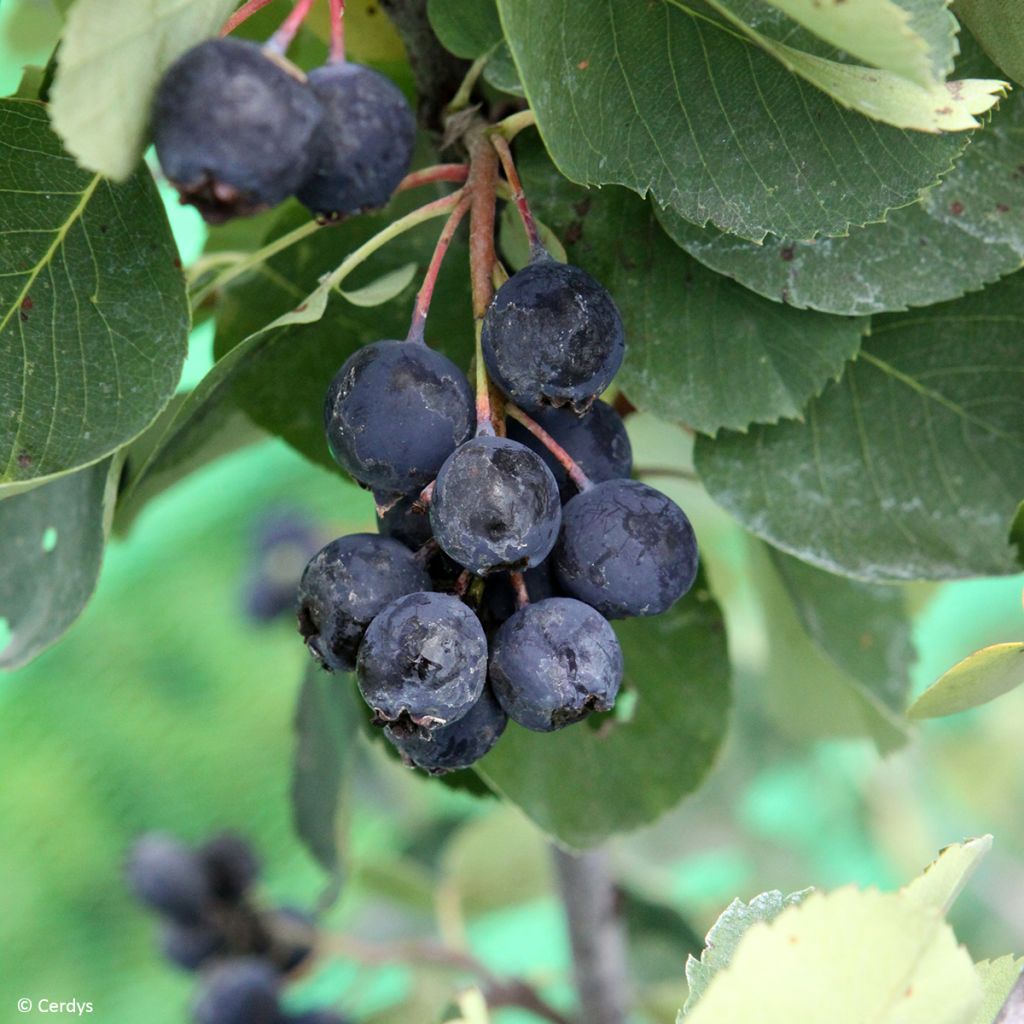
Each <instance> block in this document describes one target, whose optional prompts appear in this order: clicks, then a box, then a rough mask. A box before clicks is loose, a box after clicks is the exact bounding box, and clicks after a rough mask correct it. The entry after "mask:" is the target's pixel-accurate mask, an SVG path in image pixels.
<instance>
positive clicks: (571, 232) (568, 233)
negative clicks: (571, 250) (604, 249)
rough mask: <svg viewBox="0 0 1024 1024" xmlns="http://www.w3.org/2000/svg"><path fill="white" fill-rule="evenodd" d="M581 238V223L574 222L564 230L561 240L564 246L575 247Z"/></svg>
mask: <svg viewBox="0 0 1024 1024" xmlns="http://www.w3.org/2000/svg"><path fill="white" fill-rule="evenodd" d="M582 237H583V222H582V221H579V220H574V221H573V222H572V223H571V224H570V225H569V226H568V227H567V228H566V229H565V234H564V235H563V236H562V240H563V241H564V242H565V244H566V245H575V244H576V243H577V242H578V241H579V240H580V239H581V238H582Z"/></svg>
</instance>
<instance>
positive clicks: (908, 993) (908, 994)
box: [903, 985, 914, 999]
mask: <svg viewBox="0 0 1024 1024" xmlns="http://www.w3.org/2000/svg"><path fill="white" fill-rule="evenodd" d="M913 994H914V986H913V985H908V986H907V990H906V992H904V993H903V998H904V999H909V998H910V997H911V996H912V995H913Z"/></svg>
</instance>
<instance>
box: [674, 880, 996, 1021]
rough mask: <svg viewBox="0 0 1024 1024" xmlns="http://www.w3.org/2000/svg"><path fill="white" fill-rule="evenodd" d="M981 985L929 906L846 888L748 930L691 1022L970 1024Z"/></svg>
mask: <svg viewBox="0 0 1024 1024" xmlns="http://www.w3.org/2000/svg"><path fill="white" fill-rule="evenodd" d="M980 1002H981V983H980V981H979V978H978V975H977V973H976V972H975V970H974V965H973V963H972V962H971V959H970V957H969V956H968V955H967V952H966V950H964V949H963V947H961V946H959V945H958V944H957V941H956V937H955V936H954V934H953V931H952V929H951V928H950V927H949V925H948V924H946V923H945V922H944V921H943V919H942V917H941V916H940V915H939V914H938V913H937V912H936V911H935V910H933V909H932V908H930V907H926V906H923V905H922V904H920V903H917V902H915V901H913V900H909V899H907V898H906V897H905V896H903V895H901V894H899V893H881V892H878V891H876V890H871V889H869V890H867V891H861V890H858V889H855V888H852V887H849V888H844V889H838V890H836V891H835V892H831V893H828V894H824V893H817V892H815V893H811V894H810V895H809V896H808V897H807V898H806V899H804V900H802V901H801V902H800V903H798V904H797V905H796V906H792V907H789V908H787V909H786V910H784V911H783V912H782V913H781V914H779V916H778V917H776V918H775V919H774V920H773V921H772V922H770V923H767V924H763V923H759V924H755V925H753V926H752V927H751V928H750V929H749V930H748V931H747V932H746V934H745V935H744V936H743V938H742V940H741V941H740V944H739V947H738V948H737V950H736V952H735V954H734V955H733V958H732V962H731V964H730V965H729V966H728V967H727V968H726V969H725V970H723V971H721V972H719V973H718V974H717V975H716V976H715V977H714V978H713V979H712V981H711V984H710V985H709V986H708V988H707V991H706V992H705V993H704V995H703V997H702V998H701V1001H700V1002H699V1003H698V1004H697V1006H696V1008H695V1009H694V1010H693V1012H692V1013H690V1014H688V1015H687V1018H686V1019H687V1021H688V1022H691V1024H750V1022H751V1021H757V1022H758V1024H793V1022H794V1021H826V1020H827V1021H828V1022H829V1024H864V1022H866V1021H870V1022H871V1024H969V1022H970V1021H971V1020H972V1019H973V1016H974V1014H975V1012H976V1011H977V1008H978V1006H979V1004H980Z"/></svg>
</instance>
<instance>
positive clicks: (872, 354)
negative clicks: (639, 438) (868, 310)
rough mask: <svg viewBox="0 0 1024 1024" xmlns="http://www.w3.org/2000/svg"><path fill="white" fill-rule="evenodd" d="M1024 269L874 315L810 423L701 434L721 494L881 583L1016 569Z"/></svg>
mask: <svg viewBox="0 0 1024 1024" xmlns="http://www.w3.org/2000/svg"><path fill="white" fill-rule="evenodd" d="M1022 327H1024V274H1014V275H1012V276H1011V277H1008V278H1006V279H1005V280H1004V281H1001V282H999V283H997V284H994V285H992V286H991V287H989V288H988V289H986V290H985V291H984V292H981V293H978V294H975V295H969V296H967V297H966V298H963V299H959V300H957V301H956V302H951V303H945V304H943V305H937V306H930V307H928V309H926V310H922V311H920V312H917V313H902V314H890V315H888V316H883V317H879V318H877V319H876V320H875V321H874V327H873V334H872V336H871V337H870V338H867V339H865V341H864V345H863V348H862V351H861V355H860V357H859V358H858V360H857V362H855V363H853V364H852V365H851V366H850V367H848V369H847V371H846V373H845V375H844V376H843V378H842V380H841V381H840V382H839V383H838V384H833V385H830V386H829V387H828V388H827V389H826V390H825V392H824V394H822V396H821V397H820V398H816V399H815V400H814V401H812V402H811V404H810V405H809V406H808V408H807V411H806V420H805V422H803V423H794V422H788V423H782V424H779V425H777V426H772V427H757V428H754V429H752V430H751V432H750V433H749V434H747V435H739V434H733V433H729V434H722V435H720V436H719V437H718V439H716V440H715V441H709V440H707V439H704V438H698V440H697V445H696V449H695V455H694V458H695V464H696V466H697V470H698V472H699V473H700V475H701V479H702V480H703V482H704V484H705V486H706V487H707V489H708V491H709V492H710V494H711V496H712V497H713V498H714V499H715V501H717V502H718V503H719V504H720V505H722V506H723V507H724V508H726V509H728V510H729V511H730V512H732V513H733V514H734V515H736V516H737V518H739V519H740V521H741V522H743V523H744V525H746V526H747V528H748V529H750V530H752V531H753V532H754V533H756V534H757V535H758V536H760V537H764V538H765V539H766V540H768V541H770V542H771V543H772V544H774V545H775V546H776V547H780V548H782V549H783V550H785V551H788V552H790V553H791V554H794V555H796V556H797V557H798V558H801V559H803V560H804V561H806V562H810V563H812V564H814V565H818V566H820V567H821V568H824V569H827V570H829V571H831V572H837V573H842V574H845V575H849V576H854V577H857V578H860V579H864V580H871V581H877V582H884V581H898V580H911V579H935V580H939V579H956V578H959V577H964V576H974V575H996V574H1003V573H1012V572H1017V571H1019V567H1018V565H1017V562H1016V559H1015V557H1014V552H1013V550H1012V548H1011V547H1010V546H1009V544H1008V542H1007V536H1006V523H1007V522H1009V521H1010V519H1011V517H1012V516H1013V514H1014V511H1015V509H1016V507H1017V502H1018V501H1019V497H1020V494H1021V493H1022V492H1024V406H1022V404H1021V401H1020V394H1021V373H1022V366H1021V358H1020V351H1021V350H1020V333H1021V330H1022Z"/></svg>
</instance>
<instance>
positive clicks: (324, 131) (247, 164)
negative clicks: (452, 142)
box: [152, 26, 416, 224]
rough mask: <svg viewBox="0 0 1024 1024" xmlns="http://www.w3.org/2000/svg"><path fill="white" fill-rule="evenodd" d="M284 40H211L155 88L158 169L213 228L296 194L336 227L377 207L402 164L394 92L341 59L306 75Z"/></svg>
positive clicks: (410, 127)
mask: <svg viewBox="0 0 1024 1024" xmlns="http://www.w3.org/2000/svg"><path fill="white" fill-rule="evenodd" d="M296 28H297V26H296ZM292 34H293V33H292ZM289 41H290V35H289V34H288V33H286V35H285V41H284V42H282V41H281V40H280V39H278V37H275V39H272V40H271V41H270V43H268V44H267V45H266V46H263V47H261V46H259V45H257V44H256V43H250V42H245V41H244V40H238V39H210V40H207V41H206V42H203V43H200V44H199V45H198V46H195V47H193V48H192V49H190V50H188V51H187V52H186V53H185V54H184V55H183V56H182V57H180V58H179V59H178V60H177V61H176V62H175V63H174V64H173V65H171V67H170V68H169V69H168V70H167V72H166V74H165V75H164V77H163V79H162V81H161V83H160V86H159V88H158V90H157V93H156V99H155V102H154V106H153V118H152V120H153V135H154V142H155V144H156V153H157V157H158V158H159V160H160V166H161V167H162V168H163V171H164V173H165V174H166V176H167V178H168V179H169V180H170V181H171V182H172V183H173V184H174V186H175V187H176V188H177V189H178V192H179V193H180V195H181V199H182V202H184V203H191V204H192V205H193V206H195V207H196V208H197V209H198V210H199V212H200V213H201V214H202V215H203V217H204V218H205V219H206V220H207V221H208V222H210V223H211V224H219V223H222V222H223V221H225V220H228V219H230V218H231V217H237V216H246V215H249V214H253V213H258V212H259V211H261V210H265V209H267V208H268V207H271V206H276V205H277V204H278V203H280V202H282V201H283V200H285V199H287V198H288V196H291V195H294V196H296V197H297V198H298V199H299V200H300V202H302V203H303V204H305V206H307V207H308V208H309V209H310V210H311V211H312V212H313V213H314V215H315V216H316V217H317V218H318V219H320V220H322V221H328V220H336V219H338V218H341V217H346V216H349V215H351V214H354V213H358V212H360V211H362V210H370V209H375V208H377V207H380V206H383V205H384V204H385V203H386V202H387V201H388V199H389V198H390V197H391V194H392V193H393V192H394V191H395V188H396V187H397V186H398V183H399V182H400V181H401V180H402V177H403V176H404V175H405V173H406V172H407V171H408V169H409V163H410V160H411V158H412V149H413V143H414V141H415V134H416V126H415V121H414V118H413V115H412V111H411V110H410V109H409V105H408V103H406V101H405V97H404V96H403V95H402V93H401V92H400V91H399V90H398V88H397V87H396V86H395V85H394V84H393V83H392V82H391V81H390V80H389V79H387V78H385V77H384V76H383V75H381V74H378V72H376V71H374V70H372V69H371V68H368V67H363V66H362V65H359V64H353V63H351V62H349V61H346V60H344V58H343V56H341V54H340V53H338V52H335V53H333V54H332V59H331V60H330V62H329V63H327V64H325V65H324V66H323V67H319V68H316V69H315V70H313V71H311V72H310V73H309V75H308V76H307V75H306V74H304V73H303V72H302V71H301V70H300V69H299V68H297V67H296V66H295V65H294V64H292V63H291V62H290V61H288V59H287V58H286V57H285V56H284V49H285V48H286V46H287V42H289Z"/></svg>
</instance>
